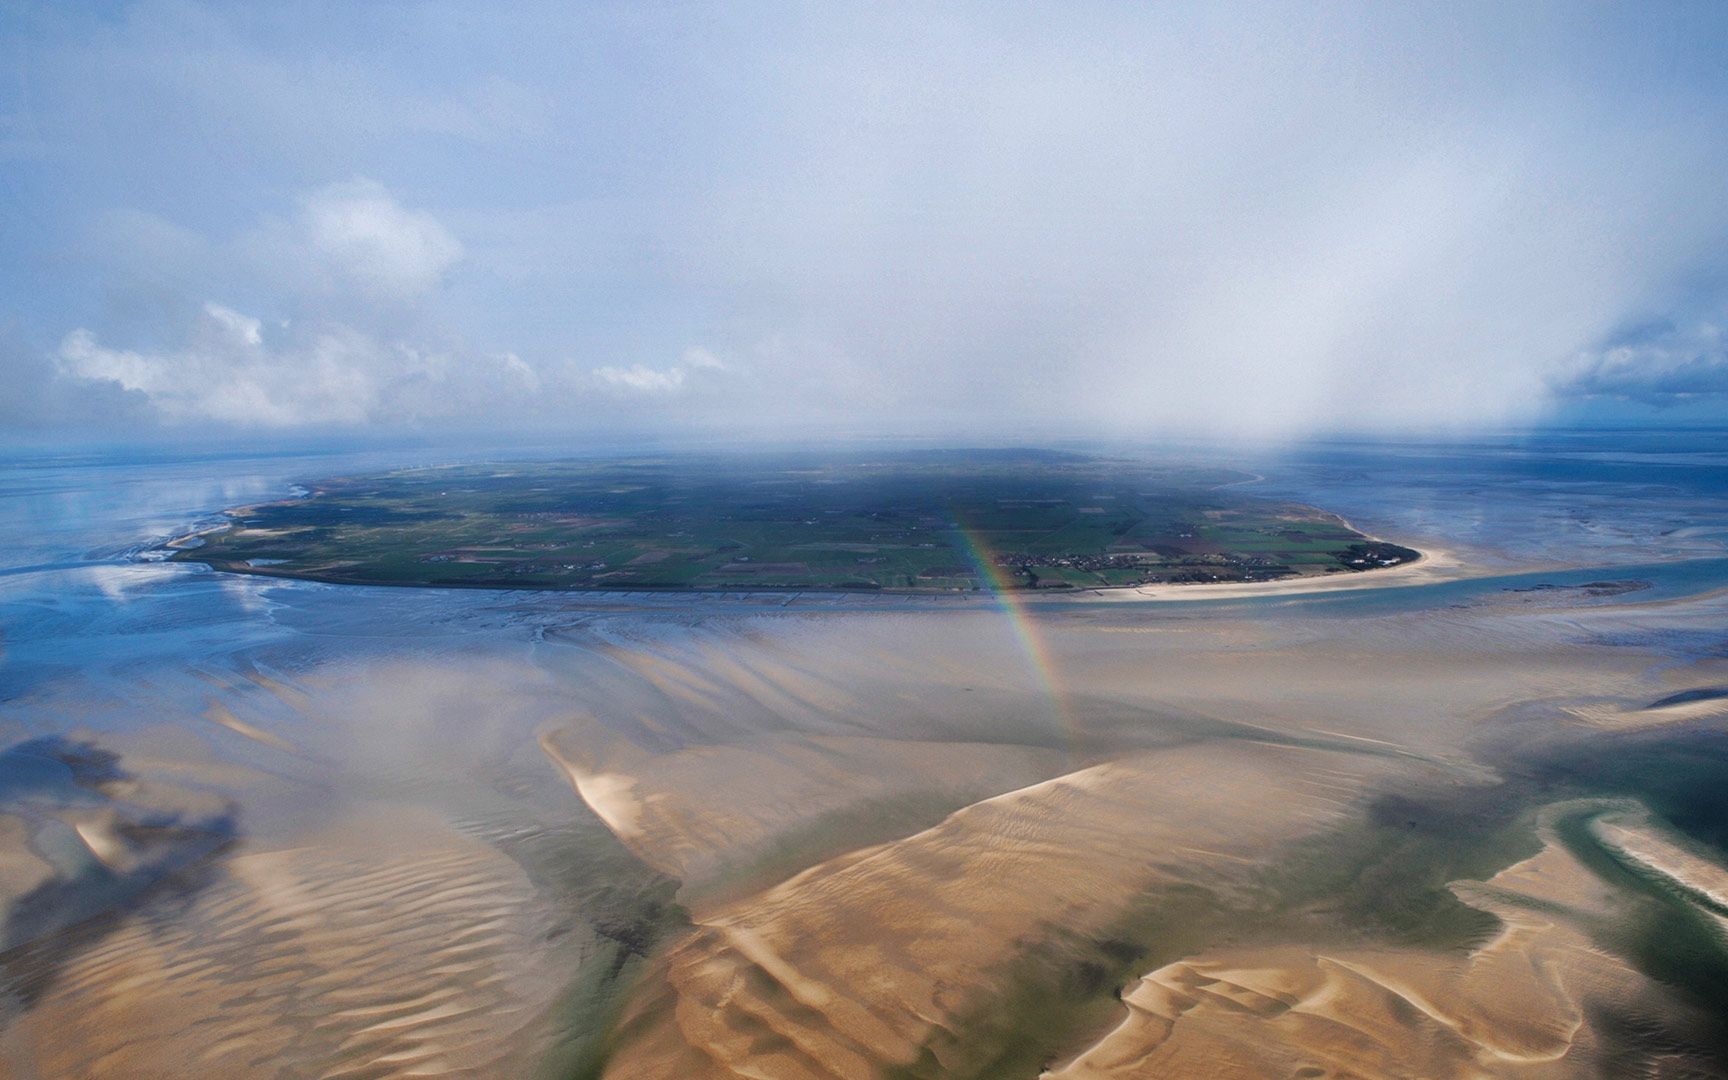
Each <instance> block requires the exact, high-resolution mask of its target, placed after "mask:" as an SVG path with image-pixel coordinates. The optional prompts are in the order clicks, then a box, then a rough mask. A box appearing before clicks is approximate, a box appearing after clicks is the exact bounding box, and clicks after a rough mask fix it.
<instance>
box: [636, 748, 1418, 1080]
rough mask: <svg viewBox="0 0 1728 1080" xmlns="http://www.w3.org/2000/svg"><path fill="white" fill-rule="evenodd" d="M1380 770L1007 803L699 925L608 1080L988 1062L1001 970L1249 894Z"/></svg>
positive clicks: (1050, 794) (1097, 776)
mask: <svg viewBox="0 0 1728 1080" xmlns="http://www.w3.org/2000/svg"><path fill="white" fill-rule="evenodd" d="M1394 768H1395V766H1394V765H1393V764H1392V763H1390V762H1389V761H1388V760H1387V759H1384V758H1376V757H1366V756H1359V755H1350V754H1342V753H1336V752H1331V751H1321V750H1304V749H1296V748H1290V747H1273V746H1265V745H1255V744H1249V743H1219V744H1211V745H1206V746H1191V747H1182V748H1176V749H1171V750H1167V751H1160V752H1154V753H1149V754H1144V755H1139V756H1135V757H1132V758H1128V759H1124V760H1120V761H1114V762H1109V763H1106V764H1101V765H1097V766H1093V767H1091V768H1087V769H1084V770H1081V771H1079V772H1076V773H1070V774H1067V775H1064V776H1061V777H1058V778H1056V779H1052V780H1048V781H1044V782H1042V783H1039V784H1035V785H1033V786H1031V787H1027V788H1024V789H1021V790H1017V791H1013V792H1009V793H1006V794H1003V795H1000V796H996V797H994V798H991V799H987V800H985V801H982V802H980V803H977V804H975V805H972V806H969V807H967V808H965V809H963V810H960V811H958V812H957V813H955V814H953V815H952V816H950V817H949V818H948V819H947V820H945V821H943V822H942V823H941V824H940V825H938V826H936V827H934V828H931V829H928V830H925V831H924V832H921V833H918V834H916V835H913V836H910V837H907V838H905V839H903V840H899V841H895V842H891V843H887V844H882V845H879V846H877V847H874V848H870V849H866V850H863V851H859V852H854V853H852V854H849V855H846V856H843V857H841V858H837V859H834V860H832V861H830V862H828V863H824V864H822V865H820V866H816V867H813V868H812V869H810V870H808V871H806V872H804V873H802V874H800V875H798V876H797V877H795V878H793V879H791V880H789V881H787V882H785V883H783V884H781V885H779V886H777V887H775V888H773V889H771V890H769V891H768V892H767V893H766V894H764V895H762V896H760V897H756V898H751V899H747V900H744V901H740V902H738V903H735V904H733V905H731V906H729V907H727V908H725V909H723V910H719V911H715V912H713V913H711V914H709V915H707V916H706V917H704V918H702V919H701V920H700V925H699V926H698V928H697V929H696V931H695V932H694V933H692V934H691V935H690V936H689V937H688V938H687V939H686V940H684V941H682V942H681V943H678V944H676V945H675V946H674V947H672V948H671V949H670V950H669V952H668V953H667V955H666V956H665V957H664V959H663V960H662V961H661V963H660V965H659V967H658V969H657V971H656V972H655V973H654V974H653V975H652V976H650V980H649V984H648V986H647V988H646V989H645V991H644V994H643V996H642V998H641V999H640V1000H639V1002H638V1004H637V1006H636V1009H635V1012H634V1016H633V1018H632V1019H631V1020H630V1021H629V1022H628V1024H627V1026H626V1028H625V1031H624V1035H623V1037H622V1043H621V1046H620V1048H619V1051H618V1053H617V1055H616V1056H615V1057H614V1058H613V1060H612V1062H611V1068H610V1070H609V1073H608V1075H611V1076H616V1077H692V1078H693V1077H705V1076H712V1077H729V1076H752V1077H776V1078H780V1077H784V1078H794V1077H810V1078H815V1077H846V1078H852V1077H858V1078H863V1077H874V1076H877V1075H879V1074H880V1073H881V1072H882V1071H883V1070H884V1069H887V1068H891V1067H895V1066H909V1065H913V1064H914V1063H917V1062H920V1061H923V1062H925V1063H926V1065H925V1068H926V1071H932V1070H933V1071H935V1072H942V1073H954V1074H959V1075H965V1074H966V1073H967V1071H968V1070H970V1069H973V1068H975V1067H978V1066H979V1065H981V1064H982V1061H983V1059H982V1058H981V1057H980V1055H981V1054H984V1053H987V1047H988V1046H989V1044H990V1042H991V1040H990V1039H989V1038H982V1039H981V1038H978V1037H977V1036H978V1035H979V1034H980V1032H979V1031H977V1030H975V1029H976V1028H977V1026H978V1025H980V1024H985V1025H988V1023H989V1021H988V1020H987V1019H983V1018H985V1017H987V1016H988V1014H989V1012H990V1010H991V1007H992V1004H993V1003H994V1002H996V1001H997V1000H998V999H999V998H1000V997H1001V996H1002V995H1004V994H1005V993H1007V992H1008V991H1010V990H1011V989H1012V988H1013V986H1014V982H1015V980H1016V979H1017V978H1021V977H1024V976H1025V975H1026V972H1024V971H1020V972H1018V973H1015V974H1011V973H1010V972H1011V970H1012V963H1013V961H1015V960H1016V959H1018V958H1024V957H1027V956H1030V955H1033V954H1035V953H1037V952H1038V950H1039V949H1040V948H1041V946H1042V945H1043V944H1044V943H1045V942H1046V941H1047V940H1051V941H1054V940H1058V939H1059V938H1060V937H1061V936H1063V935H1082V936H1084V935H1087V934H1103V933H1106V932H1107V931H1108V928H1109V927H1110V926H1111V924H1112V923H1113V922H1114V921H1115V920H1117V919H1118V918H1120V916H1121V915H1122V914H1123V912H1124V911H1125V910H1126V909H1127V908H1128V907H1129V906H1130V905H1131V904H1132V903H1133V902H1134V901H1135V900H1136V899H1137V898H1139V897H1141V896H1143V895H1144V894H1145V892H1146V891H1147V890H1148V889H1152V888H1155V887H1158V886H1160V885H1165V886H1168V885H1174V884H1181V883H1194V882H1205V883H1206V885H1207V887H1209V888H1214V889H1216V888H1227V887H1229V886H1230V883H1231V882H1240V881H1243V880H1244V879H1245V877H1246V876H1247V874H1248V873H1249V872H1250V871H1251V869H1252V867H1253V866H1254V865H1255V864H1256V862H1257V861H1258V860H1259V859H1260V858H1262V857H1263V856H1264V855H1266V854H1267V853H1268V852H1269V851H1270V850H1271V848H1272V847H1273V846H1275V845H1277V844H1279V843H1282V842H1287V841H1289V840H1291V839H1293V838H1296V837H1300V836H1303V835H1308V834H1311V833H1313V832H1316V831H1319V830H1322V829H1325V828H1327V827H1329V826H1332V825H1335V824H1337V823H1338V822H1339V821H1340V820H1342V819H1343V818H1344V817H1345V816H1346V815H1347V814H1348V813H1349V809H1350V806H1351V795H1352V794H1353V793H1359V792H1360V791H1362V790H1363V789H1364V788H1365V787H1367V786H1369V785H1370V784H1372V783H1374V782H1375V781H1376V780H1378V779H1381V778H1383V777H1384V776H1385V775H1387V774H1388V773H1389V772H1391V771H1392V770H1393V769H1394Z"/></svg>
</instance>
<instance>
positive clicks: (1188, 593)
mask: <svg viewBox="0 0 1728 1080" xmlns="http://www.w3.org/2000/svg"><path fill="white" fill-rule="evenodd" d="M204 531H211V530H200V532H204ZM198 535H199V533H189V534H187V535H186V536H184V537H176V538H175V539H174V540H170V541H168V542H167V543H166V544H164V545H162V546H163V548H165V549H168V550H171V551H173V552H174V553H175V554H174V556H173V557H170V558H169V559H168V560H167V561H169V562H178V563H195V564H198V565H201V566H205V567H208V568H209V569H210V570H211V571H212V572H214V573H219V574H237V575H241V576H247V577H267V578H277V579H279V580H283V581H309V582H315V583H317V584H321V585H356V586H370V587H379V588H398V589H465V590H476V589H478V590H487V591H491V592H500V593H504V592H533V593H565V594H569V595H584V594H594V595H639V596H679V595H683V596H709V597H725V596H740V597H742V596H755V595H772V596H787V597H790V596H795V595H799V594H806V593H809V594H817V595H821V596H832V597H870V596H881V597H895V598H900V599H929V600H935V601H941V600H942V599H944V598H952V599H955V600H976V599H982V598H985V597H995V596H1011V597H1013V598H1015V601H1016V602H1018V603H1027V602H1031V603H1037V604H1062V603H1074V602H1076V601H1079V600H1082V599H1086V600H1094V601H1096V600H1105V601H1109V602H1112V603H1135V602H1143V603H1167V602H1170V601H1183V600H1186V601H1193V600H1238V599H1245V598H1249V597H1256V596H1278V595H1300V594H1304V593H1317V592H1334V591H1346V590H1356V589H1377V588H1391V587H1405V588H1409V587H1416V586H1421V585H1433V584H1439V583H1441V582H1444V581H1456V580H1460V579H1463V578H1467V577H1473V576H1477V575H1476V574H1472V573H1470V572H1468V570H1466V569H1465V567H1466V564H1465V563H1463V562H1462V561H1460V560H1459V559H1458V558H1457V557H1456V556H1455V555H1453V554H1452V553H1451V552H1450V551H1447V550H1444V549H1441V548H1411V550H1413V551H1416V552H1417V553H1418V554H1417V557H1416V558H1415V559H1412V560H1410V561H1409V562H1403V563H1399V564H1398V565H1396V566H1385V567H1376V568H1374V569H1369V570H1347V571H1341V572H1339V573H1334V574H1309V575H1304V576H1296V577H1286V578H1276V579H1273V580H1270V581H1199V582H1169V583H1163V584H1155V585H1097V586H1090V587H1086V588H1075V589H1039V590H1035V589H1026V590H1014V591H1009V592H995V591H992V590H985V589H974V590H966V591H962V590H952V589H948V590H940V589H929V590H925V589H842V588H835V587H832V586H822V585H786V586H757V587H754V588H714V589H699V588H692V587H690V586H685V585H667V586H653V585H615V586H610V587H604V588H601V587H581V586H577V587H571V586H561V585H532V584H521V585H503V584H496V583H489V582H461V581H441V582H433V581H390V580H381V579H368V578H351V577H336V576H332V575H324V574H311V573H304V572H301V571H292V570H289V571H284V570H279V569H277V568H275V567H269V566H246V565H241V564H238V563H232V562H225V561H224V562H216V561H209V560H205V559H200V558H198V557H197V556H195V555H192V554H191V552H193V551H196V550H197V548H196V547H183V546H178V545H180V544H181V543H182V542H183V541H185V540H187V539H191V538H193V537H196V536H198ZM1369 539H1377V538H1373V537H1370V538H1369ZM1388 542H1390V541H1388ZM1401 546H1408V545H1401Z"/></svg>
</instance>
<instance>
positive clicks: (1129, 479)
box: [171, 451, 1417, 592]
mask: <svg viewBox="0 0 1728 1080" xmlns="http://www.w3.org/2000/svg"><path fill="white" fill-rule="evenodd" d="M1243 479H1245V477H1244V476H1243V475H1242V474H1239V473H1234V472H1231V471H1229V470H1224V469H1214V468H1206V467H1172V466H1167V465H1163V466H1155V465H1150V464H1146V463H1143V462H1136V461H1132V460H1118V459H1104V458H1095V457H1087V456H1082V455H1076V454H1064V453H1053V452H1031V451H1014V452H990V453H986V452H956V453H940V454H938V453H923V454H896V455H891V456H886V457H883V458H880V459H847V460H831V461H821V460H810V459H798V460H791V459H779V458H767V457H764V458H756V459H748V460H740V459H736V458H734V459H729V460H727V461H725V462H720V461H714V460H704V459H698V458H656V459H636V460H608V461H592V460H590V461H584V462H554V463H537V464H523V465H511V466H498V465H488V466H461V467H451V468H429V469H413V470H406V471H400V472H392V473H387V474H384V475H380V476H362V477H349V478H341V479H333V480H326V481H322V482H319V483H318V484H317V485H315V487H314V488H313V489H312V490H311V491H310V492H309V493H308V494H307V495H306V496H305V497H303V498H297V499H289V500H284V501H281V502H273V503H266V504H263V505H258V506H249V507H241V508H239V509H236V510H232V511H230V512H229V514H228V517H229V520H230V523H229V524H227V525H226V526H225V527H223V528H220V529H216V530H212V531H208V532H205V533H202V534H199V535H198V536H195V537H186V538H182V539H181V540H179V541H176V542H175V543H174V544H173V545H171V546H172V547H173V548H174V550H175V555H174V557H175V558H177V559H181V560H191V561H198V562H204V563H207V564H209V565H210V566H212V567H215V568H217V569H219V570H229V571H238V572H250V573H259V574H270V575H278V576H284V577H301V578H312V579H316V580H321V581H337V582H368V583H378V584H414V585H449V586H478V587H491V588H535V589H716V590H757V589H854V590H894V591H913V592H952V591H967V590H973V589H980V588H1011V589H1040V590H1048V589H1075V588H1103V587H1111V586H1128V585H1144V584H1150V583H1170V582H1175V583H1194V582H1219V581H1268V580H1273V579H1277V578H1287V577H1293V576H1298V575H1318V574H1328V573H1345V572H1350V571H1358V570H1367V569H1375V568H1379V567H1383V566H1391V565H1396V564H1398V563H1402V562H1408V561H1410V560H1413V559H1415V558H1416V557H1417V553H1416V552H1414V551H1411V550H1410V549H1408V548H1403V547H1398V546H1396V545H1393V544H1386V543H1382V542H1378V541H1373V540H1370V539H1369V538H1367V537H1364V536H1363V535H1362V534H1360V533H1358V532H1356V531H1355V530H1354V529H1352V528H1350V527H1349V526H1348V525H1347V524H1345V523H1344V522H1343V521H1341V520H1340V519H1338V518H1337V517H1335V516H1334V515H1331V514H1328V513H1325V512H1324V511H1321V510H1316V509H1314V508H1313V507H1309V506H1302V505H1298V504H1292V503H1282V502H1273V501H1270V500H1262V499H1255V498H1252V497H1248V496H1245V495H1241V494H1237V493H1235V492H1234V491H1232V490H1231V488H1230V485H1232V484H1235V483H1239V482H1240V481H1241V480H1243Z"/></svg>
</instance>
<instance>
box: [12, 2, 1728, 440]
mask: <svg viewBox="0 0 1728 1080" xmlns="http://www.w3.org/2000/svg"><path fill="white" fill-rule="evenodd" d="M1725 240H1728V5H1722V4H1715V3H1667V4H1664V3H1653V4H1652V3H1645V4H1637V5H1626V6H1616V5H1599V4H1588V3H1573V4H1567V5H1560V6H1547V5H1543V4H1539V3H1533V2H1532V3H1517V4H1505V3H1493V4H1481V5H1472V4H1467V3H1460V4H1444V5H1442V4H1419V5H1418V4H1410V5H1395V4H1379V3H1375V4H1363V5H1352V4H1343V3H1341V4H1319V3H1301V4H1282V3H1276V2H1270V3H1268V2H1256V3H1251V4H1242V5H1234V4H1229V3H1208V4H1188V3H1172V4H1128V3H1108V4H1102V3H1101V4H1088V3H1063V4H1054V3H1052V4H1018V3H1010V2H1000V0H998V2H990V3H978V4H970V3H964V2H956V3H944V4H904V5H902V4H895V3H870V4H859V5H849V4H845V3H841V2H838V0H834V2H821V3H807V4H800V3H779V4H759V3H748V2H739V3H726V4H715V5H703V4H652V3H630V4H624V3H617V4H614V3H603V2H602V3H587V4H568V3H558V4H545V5H541V4H534V3H519V4H470V3H449V4H444V3H411V2H390V3H378V4H353V3H332V4H320V3H293V2H288V3H277V4H268V5H262V4H261V5H245V4H231V3H222V4H199V3H178V2H177V3H155V2H147V3H118V4H115V3H108V4H82V5H81V4H77V3H47V2H39V3H19V2H16V0H0V438H7V437H9V438H14V439H73V440H79V439H81V440H100V439H120V438H137V439H150V438H164V439H170V438H172V439H184V438H195V439H197V438H220V439H224V440H228V441H230V442H245V441H246V440H248V439H253V440H258V439H265V438H282V437H288V436H296V437H297V436H304V437H309V438H322V437H330V436H339V435H353V434H390V433H407V434H415V435H420V436H428V437H433V436H438V435H442V434H450V435H458V434H460V435H486V436H499V437H509V436H514V435H540V436H544V435H551V436H560V437H562V436H566V435H567V436H572V437H581V436H587V435H597V436H598V435H608V434H611V435H616V434H629V433H643V434H656V435H662V436H664V435H676V434H681V433H682V434H694V435H701V436H704V437H708V438H723V439H725V438H736V439H739V440H748V439H756V438H805V437H814V438H825V437H835V436H841V435H845V436H869V435H916V436H922V437H926V438H929V437H936V438H954V439H957V440H958V439H974V438H981V437H994V438H1020V437H1025V438H1041V437H1058V436H1061V437H1074V436H1108V437H1127V438H1156V437H1162V436H1172V435H1175V436H1187V435H1207V436H1221V437H1253V438H1270V439H1279V438H1298V437H1304V436H1310V435H1315V434H1323V433H1329V432H1364V433H1409V432H1421V433H1424V434H1429V433H1441V434H1444V433H1456V432H1465V433H1467V432H1471V431H1478V430H1500V429H1505V428H1509V427H1511V428H1517V427H1527V426H1542V425H1555V424H1575V423H1595V424H1618V423H1626V424H1645V425H1656V426H1664V425H1687V424H1708V423H1712V422H1728V246H1725V244H1724V241H1725Z"/></svg>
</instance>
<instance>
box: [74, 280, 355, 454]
mask: <svg viewBox="0 0 1728 1080" xmlns="http://www.w3.org/2000/svg"><path fill="white" fill-rule="evenodd" d="M262 330H263V324H262V323H261V322H259V320H257V319H253V318H250V317H248V316H246V315H242V314H240V313H239V312H236V311H232V310H230V309H228V308H225V307H222V306H220V305H217V304H206V305H205V306H204V308H203V310H202V311H201V312H200V313H199V314H198V316H197V317H196V319H195V320H194V322H193V324H192V325H191V326H190V327H188V328H186V334H185V340H184V341H183V342H182V344H181V345H179V346H178V347H176V348H172V349H167V350H162V351H149V352H145V351H134V350H129V349H113V348H108V347H105V346H103V345H102V344H101V343H100V342H99V341H98V340H97V338H96V335H95V334H93V333H91V332H90V331H89V330H85V329H78V330H74V331H72V332H71V333H70V334H67V335H66V338H65V340H63V341H62V342H61V343H60V350H59V356H58V361H59V367H60V370H61V372H62V373H64V374H65V375H68V376H71V377H73V378H76V379H82V380H85V381H90V382H112V383H115V384H117V385H119V386H120V387H121V388H122V389H125V390H129V391H133V392H136V393H138V394H141V395H143V396H144V397H145V398H146V399H147V400H148V401H149V403H150V405H151V406H152V407H153V408H154V409H155V410H156V411H157V413H158V414H159V415H160V416H161V417H162V418H163V419H164V420H167V421H169V422H171V423H189V422H199V421H216V422H219V423H224V424H233V425H237V426H244V427H266V428H283V427H298V426H305V425H326V424H329V425H342V424H355V423H359V422H362V421H364V420H366V419H368V418H369V417H370V416H371V415H372V413H373V408H374V406H375V404H376V402H377V399H378V391H379V386H378V379H377V377H376V374H375V373H376V372H377V371H378V370H379V369H380V368H382V367H384V366H386V362H387V360H388V359H389V350H386V349H382V348H381V347H380V346H379V345H378V344H377V343H376V342H373V341H372V340H370V339H368V338H367V337H365V336H364V335H362V334H359V333H356V332H355V331H352V330H350V329H347V328H345V327H329V328H326V329H324V330H323V331H321V332H318V333H315V334H313V335H311V336H310V337H307V338H305V339H302V340H298V341H294V342H291V343H287V344H285V345H284V346H283V347H280V348H271V347H269V346H267V345H266V343H265V341H264V338H263V334H262Z"/></svg>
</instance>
